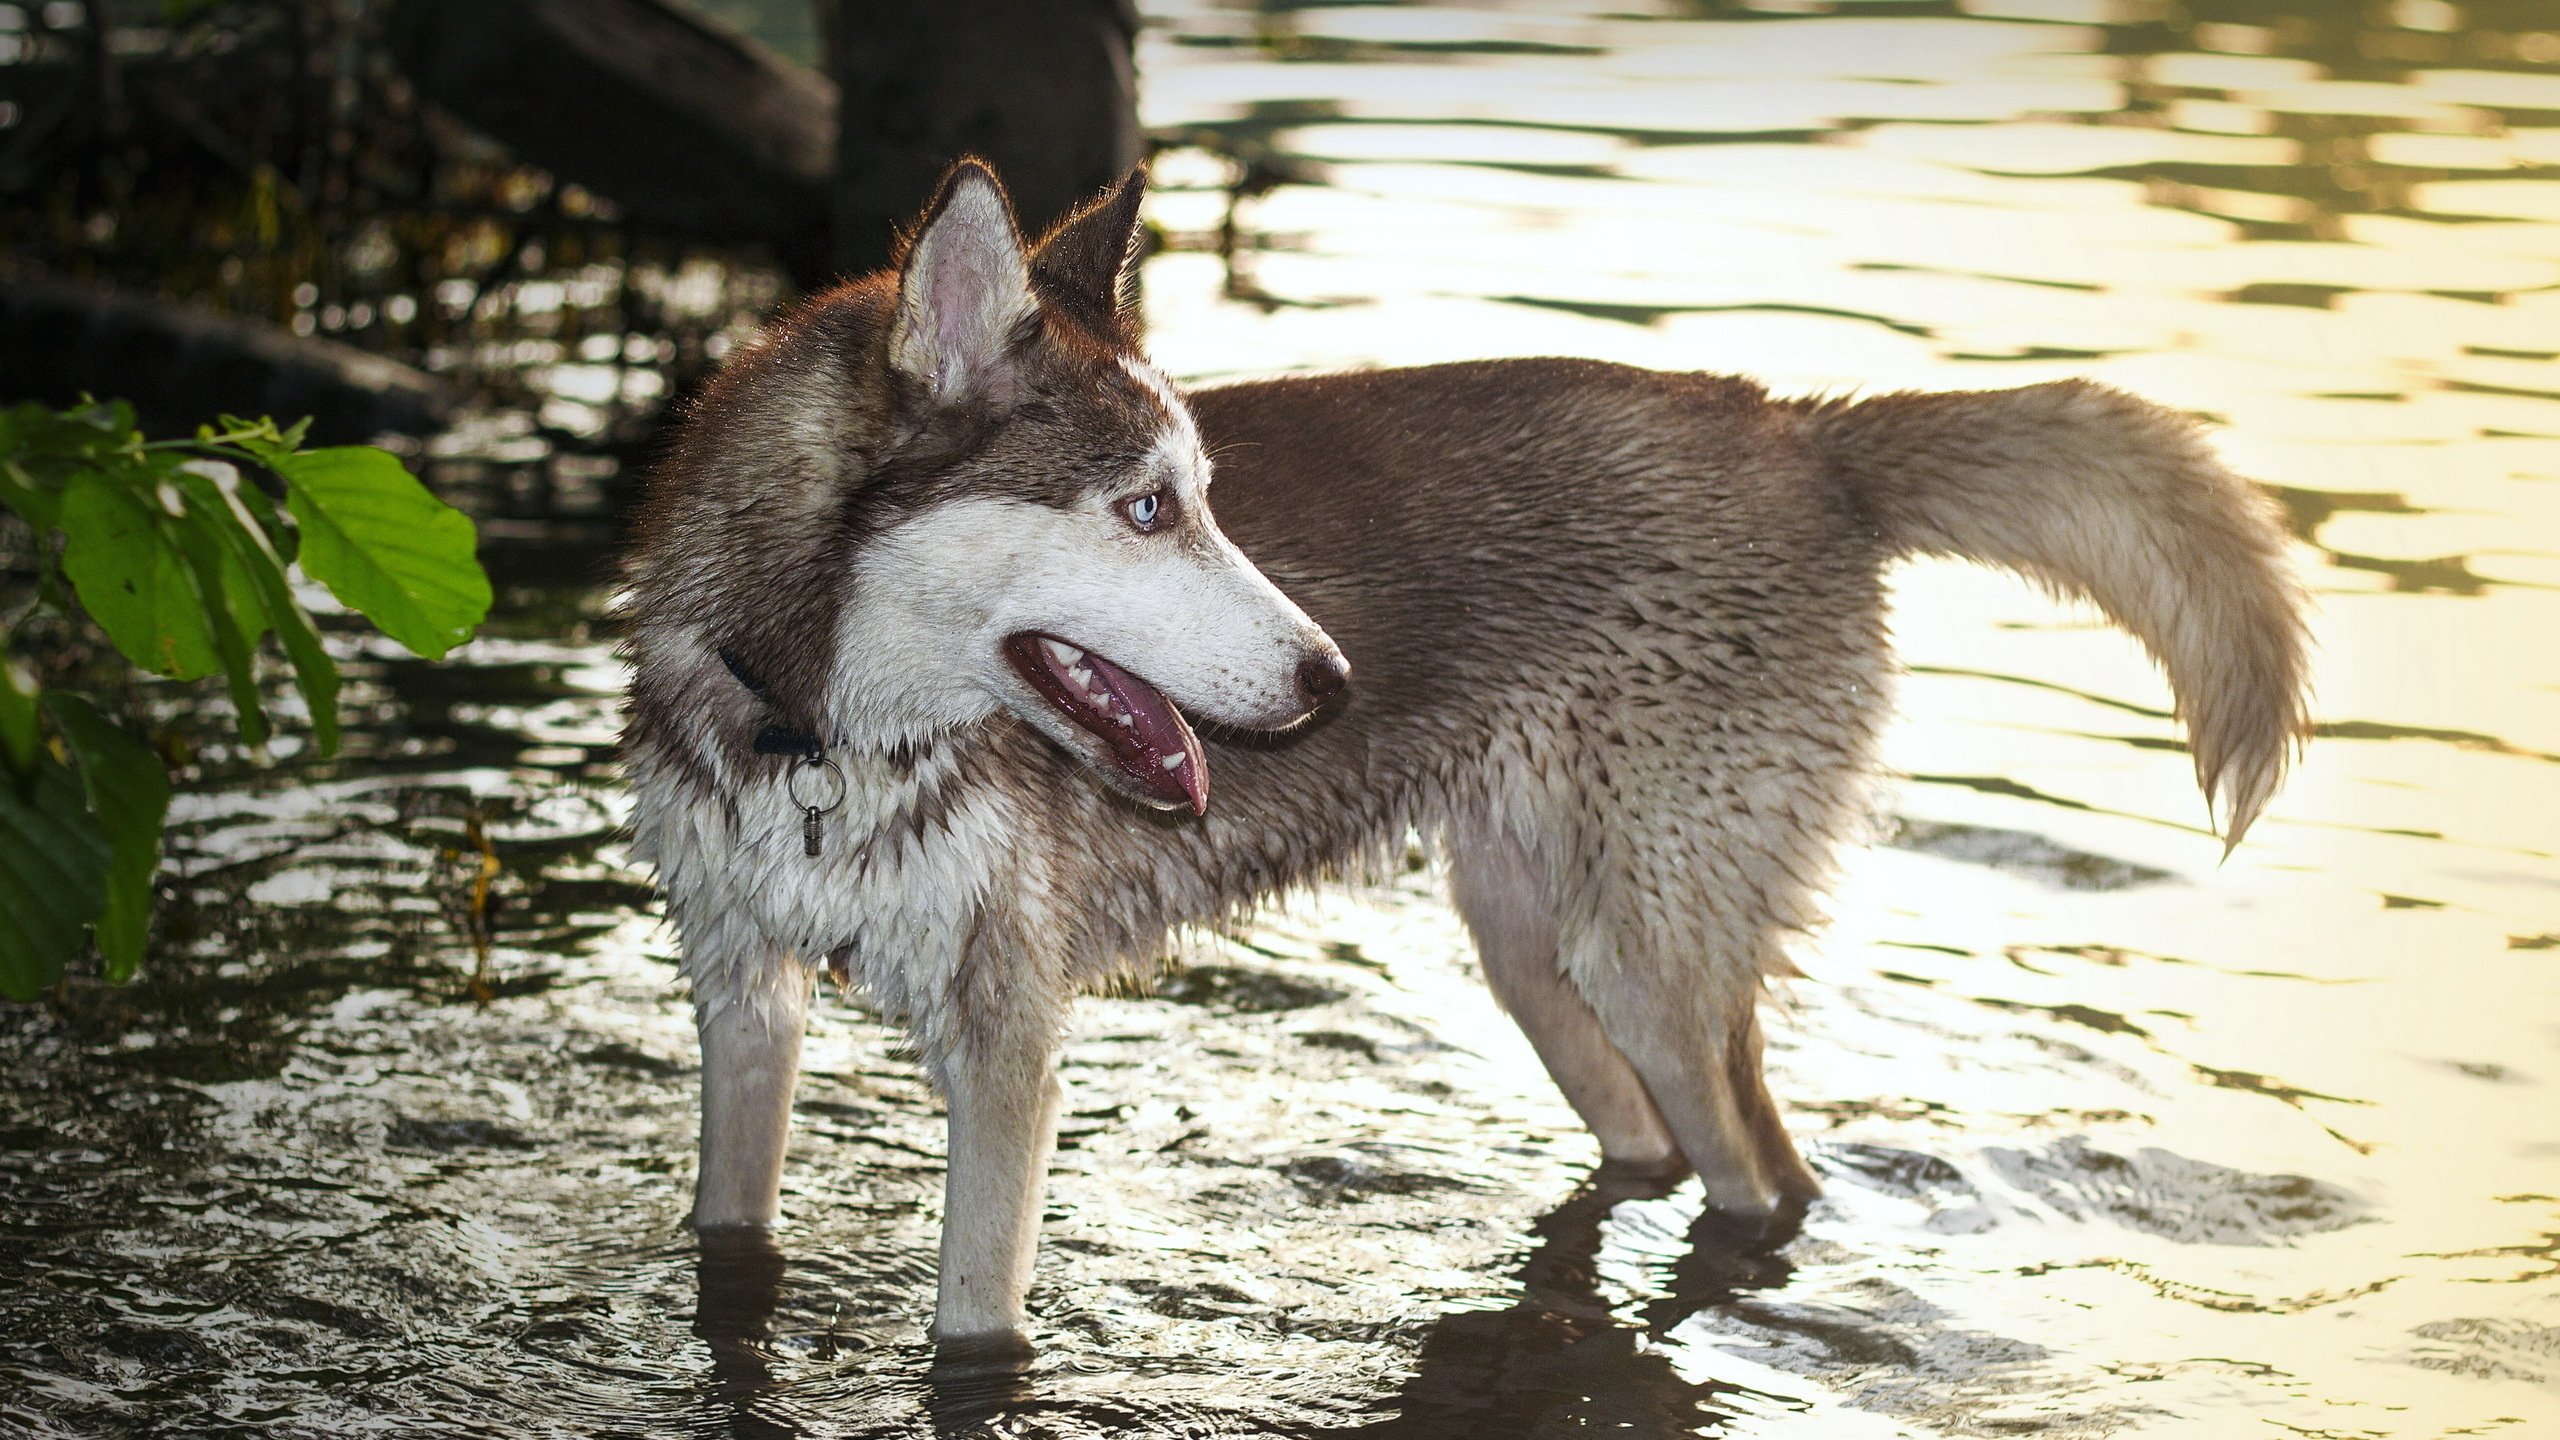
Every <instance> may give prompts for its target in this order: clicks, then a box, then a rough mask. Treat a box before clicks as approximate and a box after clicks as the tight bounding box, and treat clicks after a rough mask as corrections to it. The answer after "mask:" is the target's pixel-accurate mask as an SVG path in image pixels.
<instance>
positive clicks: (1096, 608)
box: [833, 491, 1332, 753]
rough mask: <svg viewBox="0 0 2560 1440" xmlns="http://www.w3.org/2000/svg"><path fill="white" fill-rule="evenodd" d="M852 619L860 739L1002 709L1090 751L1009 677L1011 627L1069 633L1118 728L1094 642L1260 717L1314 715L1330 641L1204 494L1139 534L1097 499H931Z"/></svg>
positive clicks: (1105, 652) (1196, 707)
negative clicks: (1307, 678)
mask: <svg viewBox="0 0 2560 1440" xmlns="http://www.w3.org/2000/svg"><path fill="white" fill-rule="evenodd" d="M1195 493H1196V491H1195ZM842 624H843V627H844V628H843V632H842V634H841V636H840V650H839V653H840V654H841V655H843V656H844V661H843V663H842V664H841V666H840V667H839V671H838V678H837V684H836V691H835V695H834V697H833V700H834V713H835V714H837V715H838V716H840V717H841V720H840V722H839V723H842V724H844V725H845V726H846V727H847V728H848V730H849V731H851V732H852V733H853V734H854V735H855V736H857V737H863V736H867V737H870V738H874V739H880V740H890V739H895V738H898V737H901V736H906V735H912V734H914V733H916V732H917V731H919V730H925V729H936V728H945V727H950V726H956V725H963V724H967V723H970V722H972V721H975V720H979V719H982V718H984V717H985V716H986V715H988V714H990V713H992V712H993V711H994V710H996V709H997V708H999V707H1001V708H1008V709H1012V710H1014V711H1015V712H1016V713H1017V714H1020V715H1022V716H1023V717H1024V718H1025V719H1028V720H1031V721H1032V722H1033V723H1035V724H1037V725H1039V726H1040V727H1041V728H1042V729H1043V730H1047V731H1049V732H1051V733H1052V734H1055V735H1057V736H1058V738H1060V739H1061V740H1062V741H1064V742H1066V743H1069V744H1070V745H1071V746H1074V747H1076V748H1078V750H1079V753H1082V752H1083V751H1084V750H1085V749H1087V748H1089V747H1090V746H1091V745H1092V744H1094V743H1097V742H1094V741H1093V740H1092V739H1091V737H1089V736H1083V734H1082V732H1081V731H1078V730H1075V729H1074V727H1073V726H1072V725H1071V724H1070V722H1068V721H1066V720H1064V719H1063V718H1061V717H1060V716H1058V715H1057V714H1056V713H1055V710H1054V707H1052V706H1050V705H1048V704H1046V703H1044V702H1042V701H1040V700H1039V698H1038V697H1037V696H1034V695H1033V694H1032V693H1031V692H1030V691H1029V689H1028V688H1027V687H1026V686H1025V685H1024V684H1023V682H1022V681H1021V679H1020V678H1019V677H1018V676H1017V675H1015V674H1014V672H1013V669H1012V667H1011V666H1010V665H1008V664H1007V663H1006V662H1005V660H1004V658H1003V655H1002V651H1001V646H1002V644H1003V641H1004V639H1005V637H1006V636H1008V635H1013V634H1017V633H1020V632H1024V631H1036V632H1039V633H1042V634H1045V635H1051V636H1057V637H1061V638H1060V639H1058V640H1053V641H1051V642H1050V643H1049V647H1048V648H1049V653H1050V654H1051V655H1052V656H1053V657H1055V658H1056V659H1057V660H1058V661H1059V662H1060V663H1061V665H1062V666H1064V667H1066V668H1067V670H1068V674H1069V676H1070V678H1072V679H1073V681H1074V682H1075V684H1076V685H1078V686H1079V687H1081V688H1083V689H1085V690H1086V691H1087V693H1088V694H1090V695H1091V696H1092V697H1093V699H1094V701H1095V703H1096V704H1097V705H1098V706H1107V707H1108V709H1109V710H1110V711H1111V712H1112V713H1113V718H1114V719H1115V720H1117V721H1118V722H1120V723H1122V724H1128V723H1131V722H1130V719H1129V717H1128V715H1127V714H1126V712H1125V711H1122V710H1120V708H1119V707H1118V706H1117V705H1116V704H1113V703H1111V701H1110V691H1109V689H1108V687H1106V686H1104V685H1102V684H1101V683H1100V682H1099V681H1098V680H1097V679H1096V678H1095V676H1094V674H1093V671H1092V670H1091V668H1090V667H1088V666H1086V665H1084V664H1083V663H1082V662H1083V661H1084V659H1085V656H1086V652H1087V650H1090V651H1091V652H1092V653H1094V654H1097V655H1100V656H1102V657H1104V658H1106V659H1108V660H1110V661H1111V662H1112V663H1113V664H1115V665H1118V666H1120V667H1121V668H1122V669H1125V670H1127V671H1129V672H1131V673H1132V674H1134V675H1136V676H1138V677H1139V678H1140V679H1142V680H1145V681H1146V682H1147V683H1148V684H1150V685H1153V686H1155V687H1156V688H1157V689H1159V690H1161V691H1163V692H1164V694H1165V696H1166V698H1168V699H1170V700H1171V701H1173V703H1174V704H1175V705H1176V706H1178V707H1180V708H1181V709H1182V710H1183V711H1185V712H1186V713H1188V714H1190V715H1193V716H1195V717H1197V718H1200V719H1206V720H1210V721H1214V722H1217V723H1220V724H1226V725H1235V726H1239V727H1243V728H1248V729H1276V728H1281V727H1285V726H1287V725H1290V724H1294V723H1296V722H1297V721H1298V720H1299V719H1301V718H1302V717H1303V716H1304V714H1305V713H1306V708H1305V705H1304V703H1303V701H1302V699H1301V697H1300V695H1299V692H1298V686H1297V674H1298V666H1299V665H1300V663H1301V662H1303V661H1304V660H1305V659H1306V658H1307V657H1308V656H1309V655H1311V654H1324V653H1330V652H1331V650H1332V642H1331V641H1330V640H1328V639H1327V638H1326V637H1325V635H1324V632H1323V631H1322V630H1320V629H1318V628H1317V627H1316V625H1315V622H1313V621H1312V620H1309V619H1308V618H1307V616H1306V614H1305V612H1303V611H1301V610H1299V609H1298V607H1297V606H1296V605H1294V604H1292V603H1291V602H1290V600H1289V598H1288V597H1287V596H1285V595H1283V594H1281V593H1280V591H1279V589H1278V587H1276V586H1274V585H1273V584H1272V583H1271V582H1270V580H1268V579H1267V578H1265V577H1264V576H1263V574H1262V572H1261V571H1259V570H1257V569H1255V568H1254V566H1253V563H1252V562H1251V561H1249V560H1247V559H1246V558H1245V557H1244V555H1243V554H1242V553H1241V552H1239V551H1238V550H1237V549H1236V548H1235V546H1234V544H1233V543H1232V542H1230V541H1229V540H1228V539H1227V538H1226V537H1225V536H1224V535H1222V534H1220V533H1218V530H1217V528H1216V525H1215V523H1214V522H1213V521H1212V520H1211V518H1210V516H1209V514H1208V512H1207V509H1206V507H1205V506H1200V507H1198V508H1195V509H1194V510H1193V511H1192V512H1191V515H1190V518H1189V520H1188V522H1187V524H1186V528H1185V531H1184V532H1183V533H1181V534H1158V535H1141V534H1139V533H1137V532H1136V531H1134V530H1132V529H1130V528H1129V525H1128V523H1127V522H1126V521H1125V520H1123V519H1121V518H1120V517H1119V516H1118V515H1117V514H1116V513H1115V512H1114V511H1113V509H1112V508H1111V507H1110V506H1109V505H1107V504H1104V503H1101V502H1100V501H1099V500H1097V502H1096V503H1094V504H1092V505H1090V506H1084V507H1079V508H1077V509H1073V510H1059V509H1054V508H1051V507H1049V506H1045V505H1036V504H1032V503H1030V502H1027V501H1019V500H996V499H974V500H962V501H956V502H953V503H950V504H946V505H942V506H939V507H936V508H935V509H933V510H931V511H929V512H927V513H926V514H924V515H922V516H920V517H918V518H916V519H914V520H911V521H909V522H907V523H906V524H903V525H901V526H899V527H898V528H896V529H895V530H892V531H891V532H889V533H888V534H887V535H884V536H882V537H881V538H880V539H879V540H878V541H877V542H876V543H875V544H874V545H873V547H872V548H871V549H870V550H869V551H868V552H867V553H866V554H865V555H864V557H863V561H862V571H861V575H860V578H859V579H858V581H857V582H856V586H855V594H854V599H853V603H852V604H850V605H849V606H847V607H846V610H845V614H844V619H843V622H842ZM1069 657H1073V658H1072V660H1070V658H1069Z"/></svg>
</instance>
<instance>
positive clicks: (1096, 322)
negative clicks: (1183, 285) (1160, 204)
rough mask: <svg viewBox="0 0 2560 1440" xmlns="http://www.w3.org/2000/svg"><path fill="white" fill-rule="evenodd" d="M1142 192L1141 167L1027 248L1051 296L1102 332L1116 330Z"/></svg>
mask: <svg viewBox="0 0 2560 1440" xmlns="http://www.w3.org/2000/svg"><path fill="white" fill-rule="evenodd" d="M1146 196H1147V167H1146V166H1144V165H1140V166H1137V167H1136V168H1134V169H1132V170H1131V171H1130V172H1129V173H1128V174H1126V175H1123V176H1121V177H1120V183H1119V184H1117V185H1114V186H1112V187H1111V188H1110V189H1108V190H1105V191H1104V192H1102V194H1101V195H1100V196H1098V197H1096V198H1095V199H1093V200H1091V201H1088V202H1087V203H1086V204H1085V205H1084V206H1082V207H1081V208H1079V209H1077V210H1076V211H1074V212H1073V213H1071V214H1069V215H1068V216H1067V218H1065V219H1063V220H1061V221H1059V222H1058V223H1057V224H1056V225H1054V226H1052V227H1050V230H1049V233H1048V234H1047V235H1045V236H1043V237H1041V240H1040V245H1039V248H1038V249H1037V250H1035V251H1033V252H1032V256H1031V273H1032V274H1033V275H1034V276H1036V277H1037V278H1038V279H1039V281H1040V288H1041V290H1042V291H1043V292H1044V293H1046V294H1047V295H1048V296H1049V297H1050V299H1051V301H1052V302H1053V303H1055V304H1057V305H1059V306H1061V307H1063V308H1065V309H1066V310H1067V311H1068V312H1069V313H1071V314H1073V315H1074V316H1075V318H1076V319H1077V320H1079V321H1081V322H1083V323H1084V324H1085V325H1087V326H1088V327H1090V328H1092V329H1094V330H1096V331H1099V332H1101V333H1102V334H1104V335H1106V336H1111V337H1114V338H1118V337H1120V336H1121V334H1122V326H1121V315H1122V313H1123V311H1124V309H1125V307H1126V303H1127V300H1128V296H1129V279H1130V275H1131V271H1132V268H1133V262H1134V261H1135V260H1136V259H1137V255H1138V245H1137V240H1138V206H1139V203H1140V202H1141V201H1143V200H1145V199H1146Z"/></svg>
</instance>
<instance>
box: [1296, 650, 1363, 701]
mask: <svg viewBox="0 0 2560 1440" xmlns="http://www.w3.org/2000/svg"><path fill="white" fill-rule="evenodd" d="M1350 683H1351V662H1350V661H1348V660H1345V659H1343V658H1342V657H1341V656H1339V655H1310V656H1308V657H1307V658H1306V659H1304V660H1302V661H1300V662H1299V663H1298V693H1299V694H1301V695H1304V696H1306V697H1307V704H1308V706H1309V707H1311V708H1312V707H1314V706H1317V705H1321V704H1323V703H1324V702H1326V701H1327V700H1330V699H1332V698H1333V697H1334V696H1336V695H1339V694H1341V693H1342V687H1343V686H1345V685H1348V684H1350Z"/></svg>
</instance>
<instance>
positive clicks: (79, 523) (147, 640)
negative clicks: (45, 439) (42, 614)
mask: <svg viewBox="0 0 2560 1440" xmlns="http://www.w3.org/2000/svg"><path fill="white" fill-rule="evenodd" d="M172 493H173V494H174V492H172ZM155 500H156V497H154V496H153V495H152V493H151V492H150V491H148V490H143V489H140V488H138V487H135V486H133V485H130V484H122V485H120V484H113V483H109V482H107V481H104V480H95V479H87V480H78V481H74V482H73V483H72V485H71V488H70V489H68V490H66V491H65V492H64V493H63V496H62V510H61V515H60V524H61V526H62V533H63V539H64V542H65V543H64V545H63V550H62V571H63V573H64V574H65V575H68V576H69V577H71V584H72V588H73V589H75V590H76V591H78V593H79V596H80V604H81V607H82V608H83V609H85V610H87V611H88V612H89V614H90V616H91V618H93V619H95V620H96V621H97V622H98V624H99V626H100V627H101V628H103V629H104V630H105V631H106V632H107V637H108V638H109V639H111V640H113V641H115V642H116V648H117V649H119V650H121V651H123V652H124V655H125V658H126V659H128V660H131V661H132V662H133V663H134V664H136V665H139V666H141V667H142V668H143V669H145V670H149V671H152V672H154V673H156V674H161V675H171V676H175V677H177V678H178V679H181V680H191V679H193V678H195V677H196V676H198V675H205V674H209V673H211V672H212V671H213V669H214V667H215V666H216V665H217V664H220V663H221V659H222V657H221V655H220V653H219V651H218V650H217V648H216V641H215V637H214V635H213V633H212V629H211V627H210V625H209V623H208V617H207V616H206V614H205V611H204V606H203V603H202V601H201V600H200V599H199V597H198V594H197V587H196V586H195V585H194V584H193V583H192V582H191V581H190V580H189V579H188V576H187V566H186V558H185V556H184V555H183V554H181V553H180V551H179V549H178V547H177V545H176V544H175V543H173V539H174V537H173V536H172V535H171V534H170V531H169V527H168V526H167V524H166V523H165V522H166V521H167V520H168V519H170V518H171V517H169V516H168V515H167V514H166V513H165V511H164V510H162V509H160V508H159V507H158V506H157V505H156V504H155Z"/></svg>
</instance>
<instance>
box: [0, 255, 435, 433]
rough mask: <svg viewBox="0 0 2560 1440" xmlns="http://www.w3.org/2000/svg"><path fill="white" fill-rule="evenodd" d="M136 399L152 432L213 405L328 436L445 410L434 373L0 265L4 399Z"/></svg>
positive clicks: (426, 418) (212, 412)
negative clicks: (2, 269) (299, 423)
mask: <svg viewBox="0 0 2560 1440" xmlns="http://www.w3.org/2000/svg"><path fill="white" fill-rule="evenodd" d="M83 393H87V394H91V395H95V396H97V397H98V398H100V399H107V398H111V397H120V398H123V399H126V400H130V401H132V402H133V405H134V409H135V410H136V411H137V412H139V414H140V415H141V417H142V421H143V427H144V429H146V430H148V431H149V432H151V433H153V434H155V435H172V434H186V433H191V432H193V431H194V429H195V427H196V426H198V425H200V424H203V423H206V422H208V421H211V420H212V419H214V418H215V417H216V416H218V415H226V414H228V415H252V416H254V415H272V416H274V417H275V418H276V419H277V420H279V421H282V422H285V423H287V424H290V423H292V422H293V421H294V420H296V419H299V418H300V417H302V416H305V415H308V416H310V417H312V425H311V429H312V434H313V436H314V437H315V438H317V439H319V440H321V441H323V442H326V443H332V444H336V443H347V442H355V441H363V440H370V439H372V438H373V437H374V436H376V435H380V434H382V433H384V432H385V431H396V432H399V433H402V434H409V435H426V434H432V433H434V432H435V431H437V430H439V429H442V428H443V425H444V420H445V416H446V414H447V413H448V410H449V408H450V399H449V396H448V393H447V391H446V389H445V386H444V385H443V384H442V382H440V381H438V380H436V379H435V378H434V377H433V376H430V375H426V374H424V373H422V372H420V371H417V370H413V369H410V368H409V367H408V366H406V365H402V364H399V363H398V362H396V361H391V360H385V359H383V358H382V357H381V356H379V355H368V354H366V353H365V352H364V351H362V350H358V349H355V348H354V347H352V346H348V345H341V344H338V343H337V342H335V341H330V340H317V339H305V338H304V337H302V336H299V335H295V334H293V333H292V332H291V331H288V330H286V329H284V328H282V327H281V326H276V325H270V324H267V323H266V322H264V321H260V320H251V319H247V318H245V317H242V316H238V315H224V314H220V313H218V312H216V311H212V310H207V309H204V308H202V307H200V306H195V305H188V304H182V303H180V302H178V301H174V300H163V299H160V298H158V297H155V296H150V295H139V294H135V293H134V292H132V291H129V290H118V289H113V288H110V287H107V286H103V285H79V284H73V283H70V282H68V281H62V280H54V279H49V278H44V277H38V276H32V275H21V274H0V403H15V402H17V401H20V400H40V401H43V402H45V403H47V404H51V405H69V404H72V403H74V402H76V401H77V400H78V399H79V398H80V396H81V395H82V394H83Z"/></svg>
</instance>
